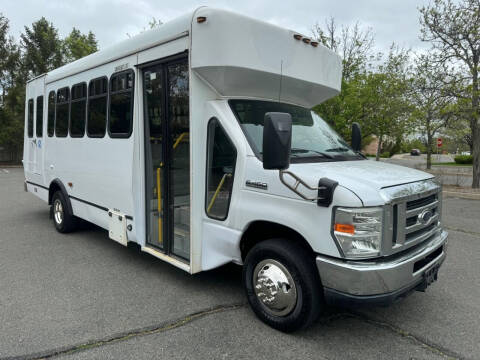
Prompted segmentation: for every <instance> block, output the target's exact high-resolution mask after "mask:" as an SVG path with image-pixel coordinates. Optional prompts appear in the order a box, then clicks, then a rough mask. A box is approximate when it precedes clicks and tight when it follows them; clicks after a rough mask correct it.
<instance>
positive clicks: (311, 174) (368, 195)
mask: <svg viewBox="0 0 480 360" xmlns="http://www.w3.org/2000/svg"><path fill="white" fill-rule="evenodd" d="M288 170H289V171H291V172H292V173H294V174H296V175H297V176H299V177H300V178H301V179H303V180H304V181H305V182H307V183H308V184H309V185H311V186H317V185H318V181H319V180H320V179H321V178H323V177H327V178H329V179H331V180H334V181H337V182H338V184H339V185H340V186H343V187H345V188H347V189H349V190H350V191H352V192H353V193H355V194H356V195H357V196H358V197H359V198H360V200H361V201H362V202H363V204H364V205H365V206H375V205H382V204H384V202H385V200H384V199H383V198H382V197H381V196H380V189H382V188H386V187H391V186H396V185H402V184H407V183H412V182H416V181H422V180H426V179H431V178H433V176H432V175H431V174H428V173H426V172H423V171H419V170H416V169H411V168H408V167H405V166H400V165H394V164H389V163H385V162H378V161H371V160H357V161H338V162H321V163H307V164H291V166H290V168H289V169H288ZM292 194H293V193H292Z"/></svg>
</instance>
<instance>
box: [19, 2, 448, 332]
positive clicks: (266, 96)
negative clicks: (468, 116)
mask: <svg viewBox="0 0 480 360" xmlns="http://www.w3.org/2000/svg"><path fill="white" fill-rule="evenodd" d="M341 68H342V65H341V59H340V58H339V56H337V55H336V54H335V53H333V52H332V51H330V50H328V49H327V48H325V47H324V46H322V45H321V44H318V43H317V42H316V41H314V40H312V39H310V38H308V37H306V36H304V35H302V34H299V33H297V32H295V31H291V30H287V29H283V28H280V27H277V26H274V25H271V24H268V23H265V22H262V21H257V20H254V19H251V18H248V17H245V16H241V15H238V14H234V13H231V12H227V11H224V10H217V9H211V8H206V7H201V8H199V9H197V10H196V11H194V12H193V13H190V14H188V15H186V16H183V17H181V18H178V19H177V20H174V21H171V22H169V23H166V24H164V25H162V26H160V27H159V28H158V29H154V30H151V31H147V32H144V33H142V34H140V35H138V36H135V37H133V38H130V39H128V40H125V41H123V42H121V43H119V44H117V45H113V46H111V47H109V48H106V49H105V50H101V51H99V52H97V53H95V54H92V55H90V56H87V57H85V58H82V59H80V60H78V61H75V62H73V63H70V64H68V65H65V66H63V67H61V68H58V69H56V70H53V71H51V72H49V73H48V74H44V75H42V76H39V77H37V78H35V79H33V80H31V81H29V82H28V84H27V90H26V105H25V107H26V108H25V113H26V116H25V143H24V160H23V162H24V169H25V178H26V180H25V188H26V190H27V191H29V192H31V193H33V194H35V195H36V196H38V197H39V198H41V199H43V200H44V201H45V202H47V203H48V204H49V205H50V206H51V217H52V218H53V223H54V225H55V227H56V229H57V230H58V231H59V232H62V233H63V232H69V231H73V230H74V229H75V225H76V224H77V222H78V220H79V219H83V220H86V221H89V222H92V223H94V224H96V225H98V226H100V227H102V228H104V229H106V230H108V234H109V237H110V238H111V239H112V240H114V241H117V242H119V243H120V244H123V245H127V244H129V243H133V244H137V245H138V246H139V247H140V248H141V250H142V251H145V252H147V253H149V254H151V255H153V256H155V257H158V258H159V259H161V260H163V261H166V262H168V263H170V264H172V265H174V266H176V267H178V268H180V269H182V270H184V271H187V272H189V273H191V274H194V273H197V272H200V271H204V270H209V269H213V268H215V267H218V266H221V265H223V264H226V263H229V262H234V263H237V264H241V265H243V282H244V284H243V285H244V286H245V289H246V294H247V297H248V300H249V303H250V305H251V307H252V309H253V311H254V312H255V313H256V315H257V316H258V317H259V318H260V319H262V320H263V321H265V322H266V323H268V324H269V325H270V326H272V327H274V328H277V329H279V330H282V331H294V330H296V329H299V328H302V327H305V326H307V325H309V324H311V323H312V322H313V321H314V320H315V319H316V318H317V316H318V314H319V313H320V312H321V310H322V309H323V308H324V306H325V304H337V305H342V304H361V303H390V302H393V301H395V300H397V299H399V298H401V297H404V296H405V295H406V294H408V293H410V292H411V291H412V290H425V288H426V287H427V286H428V285H430V284H431V283H432V282H433V281H435V280H436V279H437V273H438V269H439V267H440V265H441V264H442V262H443V261H444V259H445V255H446V246H447V233H446V232H445V231H444V230H442V228H441V223H440V219H441V203H442V199H441V188H440V186H439V185H438V184H437V182H436V181H435V180H434V179H433V178H432V176H431V175H430V174H427V173H424V172H421V171H417V170H414V169H409V168H404V167H400V166H395V165H390V164H385V163H380V162H374V161H369V160H366V159H365V158H364V157H363V156H362V155H361V154H360V153H359V150H360V138H361V137H360V131H359V128H358V127H357V126H354V127H353V128H352V131H353V133H352V139H353V140H352V145H351V146H350V145H349V144H347V143H346V142H345V141H344V140H342V139H341V138H340V137H339V136H338V135H337V134H336V133H335V132H334V131H333V130H332V129H331V128H330V127H329V126H328V125H327V123H326V122H325V121H324V120H322V119H321V118H320V117H319V116H318V115H317V114H315V113H314V112H312V111H310V109H311V108H312V107H313V106H314V105H317V104H319V103H321V102H323V101H325V100H327V99H329V98H331V97H333V96H335V95H336V94H338V93H339V90H340V85H341Z"/></svg>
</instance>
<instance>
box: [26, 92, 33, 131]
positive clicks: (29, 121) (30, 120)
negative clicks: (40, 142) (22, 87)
mask: <svg viewBox="0 0 480 360" xmlns="http://www.w3.org/2000/svg"><path fill="white" fill-rule="evenodd" d="M27 134H28V137H29V138H31V137H33V99H30V100H28V114H27Z"/></svg>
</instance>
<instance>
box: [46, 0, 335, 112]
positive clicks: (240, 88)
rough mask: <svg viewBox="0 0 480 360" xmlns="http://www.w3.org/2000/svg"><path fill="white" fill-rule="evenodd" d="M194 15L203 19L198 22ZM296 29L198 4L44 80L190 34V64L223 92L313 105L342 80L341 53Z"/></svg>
mask: <svg viewBox="0 0 480 360" xmlns="http://www.w3.org/2000/svg"><path fill="white" fill-rule="evenodd" d="M198 16H205V17H206V21H205V22H202V23H197V21H196V20H195V19H196V18H197V17H198ZM296 34H298V33H297V32H295V31H292V30H288V29H285V28H281V27H278V26H275V25H272V24H269V23H266V22H263V21H260V20H256V19H252V18H249V17H246V16H243V15H239V14H236V13H233V12H230V11H226V10H219V9H212V8H208V7H200V8H198V9H197V10H195V11H193V12H190V13H188V14H186V15H184V16H182V17H179V18H177V19H175V20H173V21H170V22H167V23H165V24H163V25H162V26H160V27H158V28H156V29H153V30H149V31H145V32H143V33H141V34H139V35H137V36H134V37H132V38H129V39H126V40H124V41H122V42H120V43H118V44H116V45H113V46H110V47H107V48H105V49H103V50H100V51H98V52H96V53H94V54H92V55H89V56H86V57H84V58H82V59H80V60H77V61H74V62H72V63H70V64H67V65H65V66H62V67H60V68H58V69H55V70H53V71H51V72H49V73H48V74H47V77H46V83H50V82H53V81H56V80H60V79H62V78H65V77H68V76H71V75H74V74H77V73H79V72H82V71H85V70H87V69H90V68H93V67H96V66H100V65H102V64H106V63H108V62H111V61H114V60H116V59H120V58H122V57H125V56H128V55H132V54H135V53H138V52H140V51H142V50H146V49H149V48H152V47H154V46H157V45H160V44H162V43H166V42H170V41H172V40H175V39H177V38H180V37H183V36H187V35H190V36H191V49H190V60H191V68H192V70H193V71H195V72H196V73H197V74H198V75H199V76H200V77H201V78H202V79H203V80H205V81H206V82H208V83H209V84H210V85H211V86H212V87H213V88H214V89H216V91H217V92H218V93H219V94H220V95H221V96H225V97H249V98H264V99H270V100H276V101H283V102H289V103H294V104H298V105H302V106H305V107H313V106H314V105H316V104H319V103H321V102H323V101H325V100H326V99H328V98H330V97H333V96H335V95H336V94H337V93H338V92H339V91H340V86H341V70H342V64H341V59H340V57H339V56H338V55H336V54H335V53H334V52H332V51H331V50H329V49H327V48H326V47H324V46H322V45H318V46H316V47H314V46H312V45H311V44H308V43H305V42H303V41H302V40H296V39H295V38H294V35H296Z"/></svg>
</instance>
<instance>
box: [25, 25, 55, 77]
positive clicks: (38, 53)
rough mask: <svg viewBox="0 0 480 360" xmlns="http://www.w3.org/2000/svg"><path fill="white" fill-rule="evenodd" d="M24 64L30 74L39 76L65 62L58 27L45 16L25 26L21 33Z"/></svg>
mask: <svg viewBox="0 0 480 360" xmlns="http://www.w3.org/2000/svg"><path fill="white" fill-rule="evenodd" d="M20 38H21V48H22V50H23V65H24V67H25V69H27V71H28V74H29V76H38V75H41V74H44V73H46V72H49V71H50V70H53V69H56V68H58V67H60V66H62V65H63V64H64V59H63V58H64V57H63V51H62V41H61V40H60V38H59V36H58V31H57V29H56V28H55V27H54V26H53V24H52V23H49V22H48V21H47V20H46V19H45V18H43V17H42V18H41V19H40V20H38V21H36V22H34V23H33V24H32V27H31V28H29V27H27V26H25V33H23V34H21V35H20Z"/></svg>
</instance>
